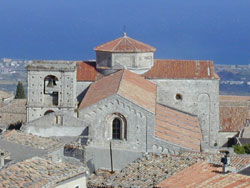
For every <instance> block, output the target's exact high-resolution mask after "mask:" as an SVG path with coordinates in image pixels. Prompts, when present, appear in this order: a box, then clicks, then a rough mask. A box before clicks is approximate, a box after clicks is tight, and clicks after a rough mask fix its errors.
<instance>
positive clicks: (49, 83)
mask: <svg viewBox="0 0 250 188" xmlns="http://www.w3.org/2000/svg"><path fill="white" fill-rule="evenodd" d="M57 81H58V78H57V77H55V76H53V75H48V76H46V77H45V78H44V85H45V86H46V87H51V88H53V87H54V86H56V85H57V84H56V82H57Z"/></svg>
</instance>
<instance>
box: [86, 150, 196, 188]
mask: <svg viewBox="0 0 250 188" xmlns="http://www.w3.org/2000/svg"><path fill="white" fill-rule="evenodd" d="M196 162H197V161H196V159H192V158H189V157H179V156H167V155H155V154H148V155H146V156H144V157H142V158H141V159H138V160H136V161H135V162H133V163H131V164H129V165H128V166H127V167H126V168H124V169H122V170H121V171H117V172H115V173H114V174H110V173H109V172H108V171H101V170H98V171H97V172H96V173H95V174H92V175H91V176H90V178H89V179H88V185H89V187H101V186H103V187H105V186H111V187H114V188H118V187H143V188H144V187H145V188H146V187H147V188H152V187H153V186H154V185H156V184H157V183H159V182H161V181H162V180H164V179H165V178H166V177H169V176H172V175H173V174H175V173H176V172H179V171H181V170H183V169H184V168H186V167H188V166H190V165H192V164H194V163H196Z"/></svg>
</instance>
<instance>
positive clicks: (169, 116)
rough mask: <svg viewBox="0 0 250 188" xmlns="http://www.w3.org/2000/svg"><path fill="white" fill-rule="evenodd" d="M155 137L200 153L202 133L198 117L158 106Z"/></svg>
mask: <svg viewBox="0 0 250 188" xmlns="http://www.w3.org/2000/svg"><path fill="white" fill-rule="evenodd" d="M155 124H156V125H155V136H156V137H158V138H160V139H162V140H165V141H167V142H170V143H173V144H176V145H179V146H181V147H184V148H187V149H191V150H194V151H200V144H201V141H202V133H201V128H200V124H199V120H198V118H197V117H196V116H192V115H189V114H185V113H183V112H180V111H176V110H173V109H171V108H168V107H165V106H162V105H159V104H157V107H156V119H155Z"/></svg>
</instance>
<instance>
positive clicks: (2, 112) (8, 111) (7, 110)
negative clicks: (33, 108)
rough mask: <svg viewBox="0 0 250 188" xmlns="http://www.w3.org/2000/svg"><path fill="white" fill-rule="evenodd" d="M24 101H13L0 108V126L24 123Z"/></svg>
mask: <svg viewBox="0 0 250 188" xmlns="http://www.w3.org/2000/svg"><path fill="white" fill-rule="evenodd" d="M26 102H27V100H26V99H14V100H13V101H12V102H10V103H9V104H8V105H6V106H4V107H2V108H0V116H1V118H0V124H5V125H9V124H14V123H17V122H18V121H19V122H26Z"/></svg>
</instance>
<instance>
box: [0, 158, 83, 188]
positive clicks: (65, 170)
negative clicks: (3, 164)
mask: <svg viewBox="0 0 250 188" xmlns="http://www.w3.org/2000/svg"><path fill="white" fill-rule="evenodd" d="M86 172H87V169H86V168H85V167H81V166H74V165H72V164H68V163H64V162H58V163H54V162H52V161H49V160H46V159H43V158H38V157H34V158H32V159H28V160H25V161H22V162H19V163H16V164H13V165H11V166H9V167H7V168H4V169H2V170H1V171H0V182H1V183H0V184H1V185H0V187H6V188H13V187H26V188H38V187H55V186H56V184H57V183H60V182H62V181H64V180H67V179H70V178H74V177H76V176H78V175H85V173H86Z"/></svg>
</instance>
